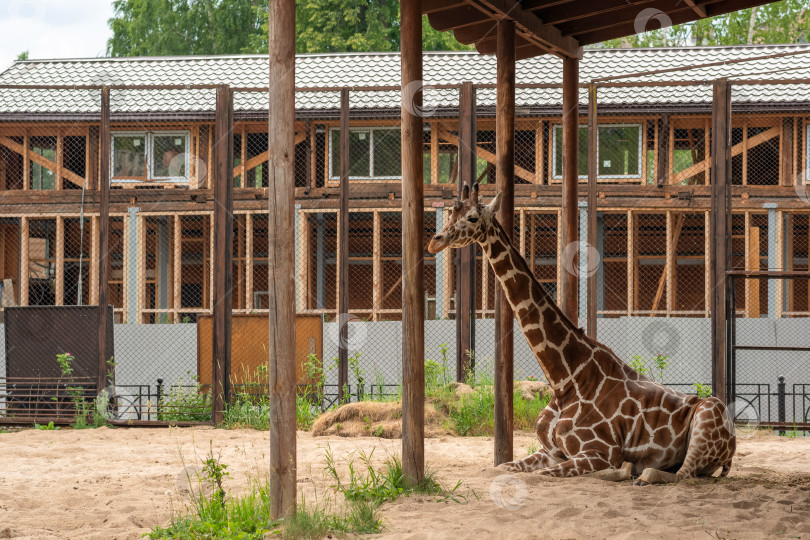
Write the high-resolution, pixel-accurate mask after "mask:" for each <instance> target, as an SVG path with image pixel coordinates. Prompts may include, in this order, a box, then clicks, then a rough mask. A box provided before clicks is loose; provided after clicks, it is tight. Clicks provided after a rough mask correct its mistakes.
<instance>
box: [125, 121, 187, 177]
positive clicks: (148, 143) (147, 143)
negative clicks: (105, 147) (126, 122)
mask: <svg viewBox="0 0 810 540" xmlns="http://www.w3.org/2000/svg"><path fill="white" fill-rule="evenodd" d="M156 136H157V137H178V136H182V137H183V138H184V139H185V152H184V156H185V160H186V161H185V162H186V174H185V176H155V175H154V163H152V157H153V155H154V151H155V148H154V145H155V137H156ZM116 137H129V138H136V137H143V139H144V161H145V163H146V171H145V172H146V176H145V177H143V176H112V174H113V171H115V138H116ZM190 161H191V131H190V130H168V131H111V132H110V183H113V182H115V183H117V184H133V183H136V182H148V183H153V184H189V183H190V181H191V174H190V170H189V163H190Z"/></svg>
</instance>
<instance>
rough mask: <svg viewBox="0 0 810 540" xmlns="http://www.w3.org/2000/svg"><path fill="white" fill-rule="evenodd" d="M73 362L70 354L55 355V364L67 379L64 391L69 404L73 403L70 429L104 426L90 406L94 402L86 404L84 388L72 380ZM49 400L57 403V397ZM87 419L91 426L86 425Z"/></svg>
mask: <svg viewBox="0 0 810 540" xmlns="http://www.w3.org/2000/svg"><path fill="white" fill-rule="evenodd" d="M73 360H74V358H73V355H72V354H70V353H61V354H57V355H56V363H57V364H58V365H59V372H60V373H61V376H62V377H64V378H66V379H68V382H67V385H66V386H65V390H66V391H67V394H68V397H69V398H70V401H71V403H73V410H74V412H75V413H76V416H75V417H74V423H73V426H72V427H73V429H86V428H88V427H101V426H103V425H104V424H106V419H105V418H104V417H103V416H102V415H101V414H99V413H98V411H97V410H96V409H95V408H94V407H93V406H92V405H93V404H94V403H95V400H93V401H91V402H88V400H87V399H85V389H84V387H83V386H77V385H76V380H75V379H74V378H73ZM51 400H53V401H59V397H58V396H53V397H51ZM88 417H92V424H88V422H87V419H88Z"/></svg>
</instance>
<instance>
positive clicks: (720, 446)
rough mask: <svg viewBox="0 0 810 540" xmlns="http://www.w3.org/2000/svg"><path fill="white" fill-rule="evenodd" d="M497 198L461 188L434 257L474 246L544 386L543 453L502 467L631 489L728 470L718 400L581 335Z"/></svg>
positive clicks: (727, 437)
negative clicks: (644, 371)
mask: <svg viewBox="0 0 810 540" xmlns="http://www.w3.org/2000/svg"><path fill="white" fill-rule="evenodd" d="M500 201H501V194H500V193H498V194H497V195H496V196H495V198H494V199H493V200H492V201H491V202H490V203H489V204H488V205H482V204H479V202H478V185H477V184H475V185H473V186H472V189H470V187H469V186H466V185H465V186H464V188H463V190H462V195H461V198H460V199H459V200H457V201H456V202H455V204H454V205H453V209H452V212H451V214H450V217H449V219H448V221H447V223H446V224H445V226H444V227H443V228H442V230H441V231H440V232H439V233H438V234H436V236H434V237H433V238H432V239H431V241H430V244H429V246H428V250H429V251H430V252H431V253H438V252H439V251H441V250H443V249H445V248H448V247H449V248H460V247H464V246H467V245H469V244H471V243H472V242H477V243H478V244H479V245H480V246H481V248H482V249H483V252H484V255H485V256H486V258H487V259H488V260H489V263H490V265H491V266H492V269H493V271H494V273H495V275H496V276H497V277H498V281H500V283H501V286H502V288H503V291H504V293H505V294H506V298H507V299H508V301H509V304H510V305H511V306H512V310H513V312H514V314H515V317H516V318H517V321H518V323H519V324H520V327H521V329H522V331H523V334H524V336H525V338H526V341H527V342H528V343H529V346H530V347H531V349H532V352H533V353H534V355H535V356H536V357H537V361H538V362H539V364H540V367H541V368H542V369H543V373H544V374H545V376H546V379H547V380H548V382H549V386H550V389H551V394H552V397H551V401H550V402H549V404H548V406H546V408H545V409H544V410H543V412H541V413H540V416H539V417H538V419H537V423H536V425H535V429H536V432H537V437H538V438H539V439H540V443H541V444H542V449H541V450H540V451H539V452H536V453H534V454H532V455H530V456H528V457H526V458H524V459H521V460H517V461H512V462H509V463H504V464H502V465H501V466H500V468H502V469H505V470H507V471H512V472H532V471H536V472H537V473H539V474H543V475H548V476H556V477H573V476H583V475H589V476H595V477H597V478H601V479H603V480H610V481H621V480H628V479H630V478H631V477H632V476H636V477H637V478H636V480H635V483H636V484H637V485H646V484H652V483H664V482H678V481H680V480H683V479H686V478H692V477H696V476H710V475H712V474H713V473H715V472H716V471H717V470H718V469H720V468H721V467H722V471H721V473H720V476H725V475H727V474H728V471H729V469H730V468H731V460H732V458H733V456H734V450H735V447H736V439H735V436H734V432H733V425H732V423H731V420H730V418H729V414H728V411H727V410H726V407H725V405H724V404H723V402H722V401H720V400H719V399H717V398H716V397H709V398H705V399H701V398H698V397H697V396H694V395H687V394H682V393H680V392H676V391H674V390H672V389H671V388H668V387H666V386H664V385H662V384H658V383H656V382H654V381H651V380H650V379H648V378H646V377H644V376H643V375H641V374H639V373H637V372H636V371H635V370H633V369H632V368H630V367H629V366H628V365H627V364H626V363H624V362H623V361H622V360H621V359H619V357H618V356H616V354H615V353H614V352H613V351H612V350H611V349H610V348H608V347H606V346H605V345H602V344H601V343H599V342H597V341H596V340H594V339H592V338H590V337H588V336H587V335H585V333H584V332H583V330H582V329H581V328H578V327H577V326H576V325H574V324H573V323H572V322H571V321H570V320H569V319H568V318H567V317H566V316H565V314H564V313H563V312H562V310H561V309H560V308H559V307H558V306H557V305H556V304H555V303H554V301H553V300H552V298H551V296H550V295H549V294H548V293H547V292H546V291H545V289H544V288H543V287H542V286H541V285H540V283H538V281H537V280H536V279H535V278H534V275H533V274H532V272H531V271H530V270H529V267H528V265H527V263H526V261H525V259H524V258H523V257H521V256H520V253H519V252H518V251H517V250H516V249H515V248H514V247H513V246H512V244H511V242H510V241H509V238H508V237H507V236H506V233H505V231H504V230H503V227H501V225H500V223H498V221H497V220H496V218H495V214H496V212H497V211H498V209H499V207H500Z"/></svg>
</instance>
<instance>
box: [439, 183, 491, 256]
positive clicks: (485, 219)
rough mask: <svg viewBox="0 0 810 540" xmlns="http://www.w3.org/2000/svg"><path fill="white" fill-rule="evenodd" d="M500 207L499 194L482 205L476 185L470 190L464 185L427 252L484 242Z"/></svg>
mask: <svg viewBox="0 0 810 540" xmlns="http://www.w3.org/2000/svg"><path fill="white" fill-rule="evenodd" d="M500 207H501V194H500V193H498V194H497V195H495V198H494V199H492V201H490V203H489V204H487V205H483V204H479V202H478V184H473V187H472V189H470V187H469V186H467V185H465V186H464V188H463V189H462V191H461V198H460V199H459V200H457V201H456V202H455V204H453V211H452V212H450V219H449V220H448V222H447V223H446V224H445V225H444V227H443V228H442V230H441V231H439V233H438V234H437V235H436V236H434V237H433V238H431V240H430V244H429V245H428V251H429V252H431V253H438V252H440V251H441V250H443V249H444V248H447V247H451V248H461V247H464V246H468V245H470V244H472V243H473V242H482V241H484V239H485V238H486V235H487V231H488V230H489V228H490V227H489V226H490V225H491V224H492V221H493V220H494V219H495V213H496V212H497V211H498V209H499V208H500Z"/></svg>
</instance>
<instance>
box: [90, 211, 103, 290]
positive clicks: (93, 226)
mask: <svg viewBox="0 0 810 540" xmlns="http://www.w3.org/2000/svg"><path fill="white" fill-rule="evenodd" d="M98 235H99V219H98V216H93V217H91V218H90V305H91V306H96V305H98V292H99V290H98V281H99V278H98V275H99V270H100V269H99V257H100V256H101V246H100V242H99V238H98Z"/></svg>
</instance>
